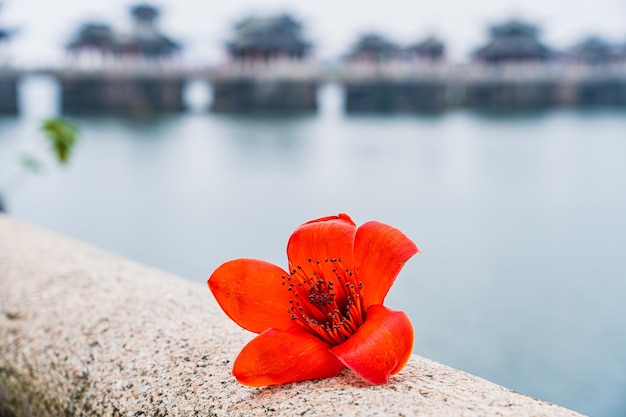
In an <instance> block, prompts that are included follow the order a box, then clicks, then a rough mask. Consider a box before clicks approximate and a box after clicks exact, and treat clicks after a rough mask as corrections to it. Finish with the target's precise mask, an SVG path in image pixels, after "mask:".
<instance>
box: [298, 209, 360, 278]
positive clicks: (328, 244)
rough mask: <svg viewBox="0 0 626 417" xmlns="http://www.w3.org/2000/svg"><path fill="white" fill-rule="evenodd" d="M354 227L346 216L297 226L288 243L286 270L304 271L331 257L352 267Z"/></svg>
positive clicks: (325, 218) (332, 217)
mask: <svg viewBox="0 0 626 417" xmlns="http://www.w3.org/2000/svg"><path fill="white" fill-rule="evenodd" d="M355 233H356V225H355V224H354V222H353V221H352V219H350V217H349V216H348V215H347V214H339V215H337V216H329V217H323V218H321V219H317V220H312V221H310V222H307V223H304V224H303V225H301V226H300V227H298V228H297V229H296V230H295V231H294V232H293V234H292V235H291V237H290V238H289V243H288V244H287V258H289V268H291V269H292V270H293V269H295V268H297V267H298V266H300V267H302V268H307V269H308V265H309V263H310V261H309V259H310V260H312V261H316V260H317V261H320V262H324V260H326V259H330V258H342V260H343V264H344V265H346V266H347V267H349V268H351V267H352V265H353V264H354V263H353V252H354V236H355Z"/></svg>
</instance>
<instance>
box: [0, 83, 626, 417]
mask: <svg viewBox="0 0 626 417" xmlns="http://www.w3.org/2000/svg"><path fill="white" fill-rule="evenodd" d="M190 92H191V93H192V94H190V100H191V101H192V102H194V103H195V104H196V109H197V110H196V111H190V112H188V113H186V114H182V115H173V116H161V117H154V118H144V119H125V118H119V117H106V116H100V117H80V118H74V119H73V120H74V121H75V122H76V123H78V124H79V125H80V127H81V129H82V138H81V143H80V145H79V147H78V148H77V149H76V154H75V159H74V161H73V163H72V164H71V166H70V167H68V168H66V169H57V168H54V166H50V167H49V168H48V170H47V172H46V173H45V174H44V175H42V176H39V177H36V178H32V179H30V181H28V182H27V183H25V184H23V186H22V187H21V188H19V189H13V190H10V191H11V192H10V193H7V195H5V199H6V200H7V201H6V203H7V206H8V209H9V211H10V212H11V214H12V215H13V216H15V217H17V218H19V219H23V220H25V221H28V222H31V223H34V224H37V225H41V226H43V227H46V228H49V229H52V230H55V231H59V232H61V233H64V234H66V235H69V236H72V237H75V238H78V239H81V240H85V241H87V242H90V243H92V244H95V245H97V246H99V247H101V248H104V249H107V250H110V251H112V252H115V253H119V254H122V255H124V256H126V257H129V258H132V259H136V260H138V261H140V262H143V263H146V264H149V265H154V266H156V267H159V268H161V269H165V270H168V271H171V272H174V273H177V274H179V275H182V276H184V277H187V278H189V279H191V280H194V281H198V282H204V281H205V280H206V278H207V277H208V276H209V274H210V273H211V272H212V270H213V269H214V268H215V267H217V266H218V265H219V264H220V263H221V262H223V261H226V260H230V259H233V258H239V257H256V258H261V259H266V260H269V261H272V262H275V263H277V264H279V265H281V266H285V265H286V260H285V255H284V251H285V245H286V242H287V239H288V237H289V234H290V233H291V232H292V231H293V229H294V228H295V227H296V226H297V225H299V224H300V223H302V222H304V221H306V220H309V219H313V218H316V217H320V216H324V215H328V214H336V213H339V212H347V213H349V214H350V215H351V216H352V217H353V219H354V220H355V221H356V222H357V223H362V222H364V221H367V220H370V219H376V220H380V221H383V222H387V223H389V224H392V225H394V226H397V227H399V228H400V229H401V230H403V231H404V232H405V233H406V234H407V235H408V236H410V237H411V238H412V239H413V240H415V242H416V243H417V244H418V245H419V246H420V248H421V249H422V251H423V253H422V254H420V255H417V256H416V257H414V258H413V259H411V260H410V261H409V262H408V264H407V265H406V267H405V269H404V270H403V272H402V273H401V275H400V276H399V278H398V280H397V282H396V285H395V286H394V287H393V288H392V290H391V292H390V294H389V296H388V298H387V304H388V305H389V306H391V307H392V308H396V309H402V310H405V311H407V312H408V313H409V315H410V316H411V318H412V320H413V323H414V326H415V333H416V341H415V352H416V353H418V354H420V355H423V356H426V357H428V358H431V359H434V360H437V361H440V362H442V363H445V364H447V365H450V366H453V367H456V368H459V369H462V370H465V371H467V372H470V373H473V374H476V375H479V376H481V377H484V378H486V379H489V380H491V381H494V382H497V383H499V384H502V385H504V386H506V387H509V388H511V389H514V390H516V391H519V392H522V393H524V394H527V395H531V396H534V397H538V398H540V399H542V400H546V401H550V402H555V403H557V404H561V405H564V406H567V407H570V408H572V409H575V410H577V411H580V412H583V413H586V414H590V415H593V416H601V417H602V416H604V417H609V416H624V415H626V395H624V393H625V392H626V303H625V302H624V298H625V297H624V296H625V295H626V279H625V278H626V257H625V256H624V254H623V252H624V249H626V214H625V213H626V163H624V160H625V159H626V111H623V110H621V111H619V110H606V109H605V110H587V111H581V110H553V111H548V112H542V113H537V114H526V115H517V116H512V115H511V116H492V115H485V114H481V113H476V112H471V111H453V112H449V113H446V114H443V115H439V116H419V115H393V116H391V115H388V116H375V115H367V116H348V115H345V114H344V113H343V112H342V110H341V94H340V90H339V89H338V88H337V87H336V86H327V87H326V88H324V89H323V90H322V92H321V99H322V104H323V105H322V109H321V110H320V112H319V113H318V114H314V115H309V116H297V117H279V116H275V117H261V116H247V117H244V116H225V115H215V114H211V113H207V112H204V111H201V107H202V100H203V98H204V95H206V91H203V90H201V89H199V88H198V86H196V89H194V90H191V91H190ZM22 94H23V106H24V110H25V112H24V114H23V115H22V116H21V117H19V118H17V117H9V116H3V117H1V118H0V181H1V180H3V179H6V178H7V177H8V176H9V175H10V174H11V167H12V166H13V167H14V166H15V164H14V160H15V157H16V155H17V154H18V151H19V150H21V149H31V150H37V149H40V148H41V145H42V143H41V141H42V139H41V136H40V135H39V134H38V132H37V125H38V123H39V122H40V121H41V119H42V118H43V117H46V116H49V115H51V114H55V113H56V112H57V106H56V101H55V100H56V90H55V87H54V85H53V83H51V81H50V80H47V79H31V80H30V81H27V82H25V83H24V84H23V85H22ZM206 296H207V298H208V297H211V295H210V293H209V292H208V290H207V294H206Z"/></svg>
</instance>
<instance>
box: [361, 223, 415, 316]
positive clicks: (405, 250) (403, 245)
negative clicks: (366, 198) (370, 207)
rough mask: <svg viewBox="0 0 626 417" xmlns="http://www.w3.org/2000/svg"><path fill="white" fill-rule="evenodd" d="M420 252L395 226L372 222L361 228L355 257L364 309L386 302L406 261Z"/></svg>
mask: <svg viewBox="0 0 626 417" xmlns="http://www.w3.org/2000/svg"><path fill="white" fill-rule="evenodd" d="M417 252H419V249H418V248H417V246H416V245H415V243H413V241H411V239H409V238H408V237H406V235H405V234H404V233H402V232H401V231H400V230H398V229H396V228H394V227H392V226H389V225H386V224H383V223H379V222H376V221H370V222H367V223H364V224H363V225H361V226H360V227H359V228H358V229H357V231H356V237H355V242H354V258H355V263H356V266H357V275H358V277H359V280H360V281H361V282H362V283H363V289H362V290H361V302H362V303H363V307H364V308H367V307H369V306H371V305H375V304H382V303H383V301H384V299H385V296H386V295H387V292H388V291H389V288H391V285H392V284H393V282H394V281H395V279H396V277H397V276H398V273H399V272H400V270H401V269H402V267H403V266H404V264H405V262H406V261H407V260H409V258H410V257H411V256H413V255H415V254H416V253H417Z"/></svg>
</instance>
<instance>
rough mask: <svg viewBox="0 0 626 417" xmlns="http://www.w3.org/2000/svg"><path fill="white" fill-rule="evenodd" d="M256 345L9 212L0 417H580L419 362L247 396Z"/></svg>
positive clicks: (4, 242) (213, 313) (186, 288)
mask: <svg viewBox="0 0 626 417" xmlns="http://www.w3.org/2000/svg"><path fill="white" fill-rule="evenodd" d="M215 262H216V261H215ZM215 262H211V261H209V260H207V275H208V274H209V273H210V272H211V269H212V268H213V267H214V266H216V265H215ZM252 336H253V335H252V334H250V333H248V332H246V331H245V330H243V329H241V328H239V327H237V326H236V325H235V324H234V323H232V322H231V321H230V320H229V319H228V318H226V317H225V315H224V314H223V313H222V312H221V310H220V309H219V307H218V306H217V304H216V303H215V301H214V300H213V297H212V295H211V294H210V292H209V290H208V289H207V288H206V287H205V285H203V284H199V283H194V282H190V281H187V280H184V279H181V278H178V277H175V276H171V275H168V274H166V273H163V272H160V271H158V270H155V269H152V268H149V267H146V266H142V265H139V264H136V263H134V262H131V261H128V260H125V259H122V258H120V257H117V256H114V255H111V254H108V253H105V252H103V251H100V250H98V249H95V248H92V247H90V246H88V245H86V244H83V243H80V242H76V241H73V240H70V239H67V238H65V237H62V236H58V235H56V234H53V233H50V232H46V231H42V230H39V229H37V228H34V227H32V226H28V225H25V224H22V223H20V222H18V221H16V220H13V219H11V218H9V217H6V216H0V415H1V416H7V417H13V416H15V417H17V416H44V417H45V416H61V415H63V416H85V415H100V416H267V415H273V416H280V415H283V416H298V415H301V416H308V415H311V416H313V415H329V416H341V415H343V416H375V415H380V416H386V415H389V416H535V417H537V416H546V417H547V416H550V417H558V416H571V417H573V416H580V414H578V413H576V412H573V411H570V410H567V409H565V408H562V407H559V406H556V405H553V404H549V403H545V402H542V401H539V400H536V399H533V398H530V397H527V396H524V395H522V394H519V393H516V392H513V391H511V390H509V389H506V388H503V387H501V386H498V385H496V384H493V383H491V382H488V381H485V380H483V379H481V378H478V377H476V376H472V375H469V374H467V373H464V372H461V371H458V370H456V369H452V368H450V367H447V366H445V365H442V364H439V363H436V362H433V361H431V360H428V359H425V358H422V357H420V356H417V355H414V356H413V357H412V358H411V359H410V361H409V363H408V364H407V366H406V367H405V368H404V369H403V370H402V372H400V374H398V375H396V376H395V377H392V379H391V382H390V384H388V385H384V386H369V385H367V384H365V383H363V382H361V380H360V379H359V378H358V377H356V376H355V375H353V374H352V373H351V372H349V371H344V372H343V373H342V374H341V375H340V376H339V377H336V378H330V379H325V380H318V381H308V382H303V383H295V384H289V385H285V386H277V387H269V388H248V387H245V386H242V385H240V384H239V383H237V381H236V380H235V379H234V378H233V377H232V375H231V367H232V361H233V360H234V358H235V357H236V355H237V353H238V352H239V350H240V349H241V348H242V347H243V345H244V344H245V343H246V342H247V341H248V340H250V339H251V338H252Z"/></svg>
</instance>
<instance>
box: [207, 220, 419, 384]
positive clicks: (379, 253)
mask: <svg viewBox="0 0 626 417" xmlns="http://www.w3.org/2000/svg"><path fill="white" fill-rule="evenodd" d="M418 251H419V250H418V248H417V246H416V245H415V243H413V242H412V241H411V240H410V239H409V238H407V237H406V236H405V235H404V234H403V233H402V232H401V231H399V230H398V229H395V228H393V227H391V226H388V225H386V224H382V223H379V222H376V221H370V222H367V223H365V224H363V225H361V226H360V227H358V228H357V227H356V225H355V224H354V222H353V221H352V219H350V217H348V215H346V214H339V215H338V216H330V217H324V218H321V219H317V220H312V221H310V222H307V223H305V224H303V225H302V226H300V227H298V228H297V229H296V230H295V232H294V233H293V234H292V235H291V238H290V239H289V243H288V244H287V257H288V260H289V271H284V270H283V269H282V268H280V267H278V266H276V265H273V264H271V263H268V262H265V261H260V260H256V259H237V260H233V261H229V262H226V263H224V264H222V265H221V266H219V267H218V268H217V269H216V270H215V271H214V272H213V274H212V275H211V277H210V278H209V280H208V282H207V283H208V285H209V288H210V289H211V291H212V292H213V295H214V296H215V298H216V299H217V302H218V303H219V305H220V306H221V307H222V309H223V310H224V312H225V313H226V314H227V315H228V316H229V317H230V318H231V319H233V320H234V321H235V322H236V323H237V324H239V325H240V326H241V327H243V328H245V329H248V330H250V331H252V332H254V333H259V335H258V336H257V337H256V338H254V339H253V340H252V341H250V343H248V345H246V346H245V347H244V348H243V350H242V351H241V353H239V356H238V357H237V359H236V360H235V363H234V366H233V375H234V376H235V377H236V378H237V380H238V381H239V382H240V383H242V384H244V385H250V386H264V385H273V384H284V383H287V382H295V381H303V380H307V379H314V378H327V377H331V376H335V375H337V374H338V373H339V372H340V371H341V370H342V369H343V368H344V367H346V366H347V367H348V368H350V369H352V370H353V371H354V372H356V373H357V374H359V375H360V376H361V377H362V378H363V379H365V380H366V381H368V382H370V383H372V384H384V383H386V382H387V381H388V380H389V375H393V374H396V373H398V372H400V370H401V369H402V367H403V366H404V365H405V364H406V362H407V361H408V360H409V358H410V356H411V351H412V349H413V327H412V325H411V321H410V320H409V317H408V316H407V314H406V313H404V312H403V311H395V310H391V309H389V308H387V307H385V306H383V301H384V299H385V296H386V295H387V292H388V291H389V288H390V287H391V285H392V284H393V282H394V280H395V278H396V276H397V275H398V273H399V272H400V270H401V269H402V266H403V265H404V263H405V262H406V261H407V260H408V259H409V258H410V257H412V256H413V255H414V254H415V253H417V252H418Z"/></svg>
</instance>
